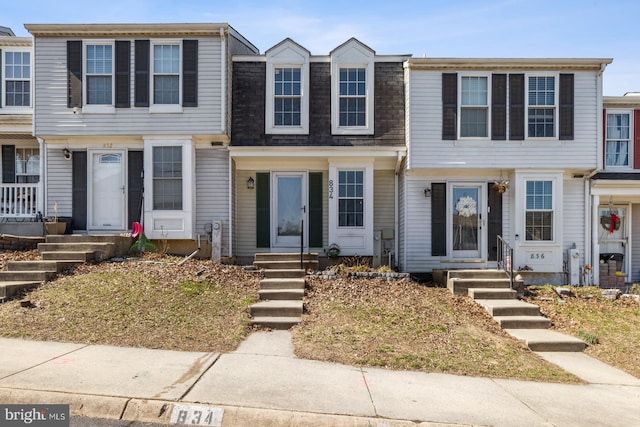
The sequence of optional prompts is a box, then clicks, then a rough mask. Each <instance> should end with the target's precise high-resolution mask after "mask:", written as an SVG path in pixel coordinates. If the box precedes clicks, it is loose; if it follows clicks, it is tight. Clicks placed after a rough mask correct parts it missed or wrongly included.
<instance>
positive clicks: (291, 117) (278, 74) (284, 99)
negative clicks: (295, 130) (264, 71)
mask: <svg viewBox="0 0 640 427" xmlns="http://www.w3.org/2000/svg"><path fill="white" fill-rule="evenodd" d="M273 93H274V109H273V110H274V111H273V115H274V117H273V123H274V125H275V126H300V123H301V112H302V109H301V108H302V102H301V100H302V86H301V68H300V67H276V68H275V69H274V92H273Z"/></svg>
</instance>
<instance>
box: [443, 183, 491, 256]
mask: <svg viewBox="0 0 640 427" xmlns="http://www.w3.org/2000/svg"><path fill="white" fill-rule="evenodd" d="M483 188H484V186H483V185H480V184H453V185H451V196H452V197H451V200H452V204H451V207H450V208H451V209H450V212H451V215H450V228H449V229H450V231H451V232H450V233H449V235H450V239H451V246H450V247H451V249H452V258H455V259H480V258H481V257H482V253H483V251H482V248H483V244H484V242H485V241H486V227H484V226H483V214H484V209H483V208H484V202H483V198H484V195H483Z"/></svg>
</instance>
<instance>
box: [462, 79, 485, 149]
mask: <svg viewBox="0 0 640 427" xmlns="http://www.w3.org/2000/svg"><path fill="white" fill-rule="evenodd" d="M487 81H488V79H487V77H476V76H463V77H462V79H461V82H460V85H461V91H460V92H461V93H460V136H461V137H462V138H469V137H478V138H486V137H487V136H488V131H487V129H488V123H489V117H488V116H489V90H488V84H487Z"/></svg>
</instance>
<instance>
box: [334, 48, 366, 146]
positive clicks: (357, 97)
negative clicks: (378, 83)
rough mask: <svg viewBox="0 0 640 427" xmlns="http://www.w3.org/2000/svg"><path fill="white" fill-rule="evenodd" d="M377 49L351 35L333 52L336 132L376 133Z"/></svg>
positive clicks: (340, 133)
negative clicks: (375, 89)
mask: <svg viewBox="0 0 640 427" xmlns="http://www.w3.org/2000/svg"><path fill="white" fill-rule="evenodd" d="M374 57H375V52H374V51H373V50H371V49H370V48H368V47H367V46H365V45H363V44H362V43H360V42H359V41H358V40H356V39H351V40H349V41H348V42H346V43H344V44H343V45H342V46H340V47H338V48H337V49H335V50H334V51H333V52H331V130H332V132H333V134H334V135H371V134H373V133H374V126H373V117H374V103H373V99H374V90H373V89H374V71H375V66H374Z"/></svg>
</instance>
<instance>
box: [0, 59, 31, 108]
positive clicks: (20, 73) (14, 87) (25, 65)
mask: <svg viewBox="0 0 640 427" xmlns="http://www.w3.org/2000/svg"><path fill="white" fill-rule="evenodd" d="M3 98H4V99H3V100H2V101H3V102H2V103H3V106H5V107H30V106H31V53H30V52H20V51H8V52H5V53H4V97H3Z"/></svg>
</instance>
